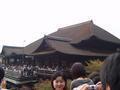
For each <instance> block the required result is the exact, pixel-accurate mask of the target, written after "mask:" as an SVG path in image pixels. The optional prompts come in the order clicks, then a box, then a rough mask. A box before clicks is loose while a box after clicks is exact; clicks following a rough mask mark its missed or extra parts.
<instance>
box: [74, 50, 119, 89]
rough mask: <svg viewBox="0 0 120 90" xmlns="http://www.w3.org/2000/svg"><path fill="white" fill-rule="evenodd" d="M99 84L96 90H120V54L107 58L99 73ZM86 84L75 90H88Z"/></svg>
mask: <svg viewBox="0 0 120 90" xmlns="http://www.w3.org/2000/svg"><path fill="white" fill-rule="evenodd" d="M100 80H101V84H100V83H99V84H97V90H120V52H116V53H113V54H112V55H110V56H108V57H107V58H106V59H105V60H104V63H103V66H102V68H101V71H100ZM89 87H90V86H89V85H88V84H83V85H82V86H79V88H77V89H76V90H90V89H89Z"/></svg>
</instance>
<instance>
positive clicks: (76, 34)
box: [25, 21, 120, 56]
mask: <svg viewBox="0 0 120 90" xmlns="http://www.w3.org/2000/svg"><path fill="white" fill-rule="evenodd" d="M92 37H96V38H97V39H98V40H100V41H102V40H103V41H104V42H110V43H112V44H117V46H119V48H120V39H118V38H117V37H115V36H113V35H112V34H110V33H109V32H107V31H105V30H104V29H102V28H100V27H98V26H97V25H95V24H93V22H92V21H87V22H83V23H80V24H75V25H71V26H67V27H63V28H59V29H58V31H56V32H54V33H51V34H49V35H47V36H45V37H43V38H41V39H39V40H37V41H35V42H33V43H31V44H30V45H28V46H26V47H25V52H26V53H29V54H30V53H33V52H35V51H36V50H37V49H38V48H39V47H40V46H41V44H42V42H43V41H44V40H46V42H47V44H48V45H50V47H52V48H53V49H55V50H56V51H59V52H62V53H66V54H76V55H90V56H91V55H92V56H94V55H96V56H99V55H100V56H102V55H103V56H104V55H107V53H103V52H100V51H99V49H98V50H97V51H98V52H93V51H91V50H84V49H82V48H76V47H74V45H79V44H80V43H81V42H82V41H90V40H89V39H91V38H92ZM90 43H91V42H89V44H90ZM92 43H93V42H92ZM101 45H102V43H101ZM37 52H38V51H37Z"/></svg>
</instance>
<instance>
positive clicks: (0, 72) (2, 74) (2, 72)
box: [0, 67, 5, 83]
mask: <svg viewBox="0 0 120 90" xmlns="http://www.w3.org/2000/svg"><path fill="white" fill-rule="evenodd" d="M4 75H5V72H4V70H3V68H2V67H0V83H1V81H2V79H3V77H4Z"/></svg>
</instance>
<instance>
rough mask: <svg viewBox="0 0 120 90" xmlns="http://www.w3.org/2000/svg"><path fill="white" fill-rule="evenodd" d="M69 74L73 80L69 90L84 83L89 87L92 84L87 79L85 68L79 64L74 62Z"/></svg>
mask: <svg viewBox="0 0 120 90" xmlns="http://www.w3.org/2000/svg"><path fill="white" fill-rule="evenodd" d="M71 74H72V77H73V79H74V80H73V81H72V82H71V85H70V89H71V90H73V89H74V88H76V87H78V86H80V85H82V84H85V83H87V84H89V85H92V84H94V83H93V81H92V80H91V79H89V78H87V76H86V70H85V67H84V65H83V64H82V63H80V62H76V63H74V64H73V65H72V67H71Z"/></svg>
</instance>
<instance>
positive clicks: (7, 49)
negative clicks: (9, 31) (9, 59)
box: [1, 46, 24, 56]
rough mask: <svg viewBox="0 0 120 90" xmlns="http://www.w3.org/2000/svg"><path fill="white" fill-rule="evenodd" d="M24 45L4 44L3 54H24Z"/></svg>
mask: <svg viewBox="0 0 120 90" xmlns="http://www.w3.org/2000/svg"><path fill="white" fill-rule="evenodd" d="M23 53H24V50H23V47H14V46H3V48H2V52H1V55H5V56H9V55H12V54H18V55H20V54H23Z"/></svg>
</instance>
